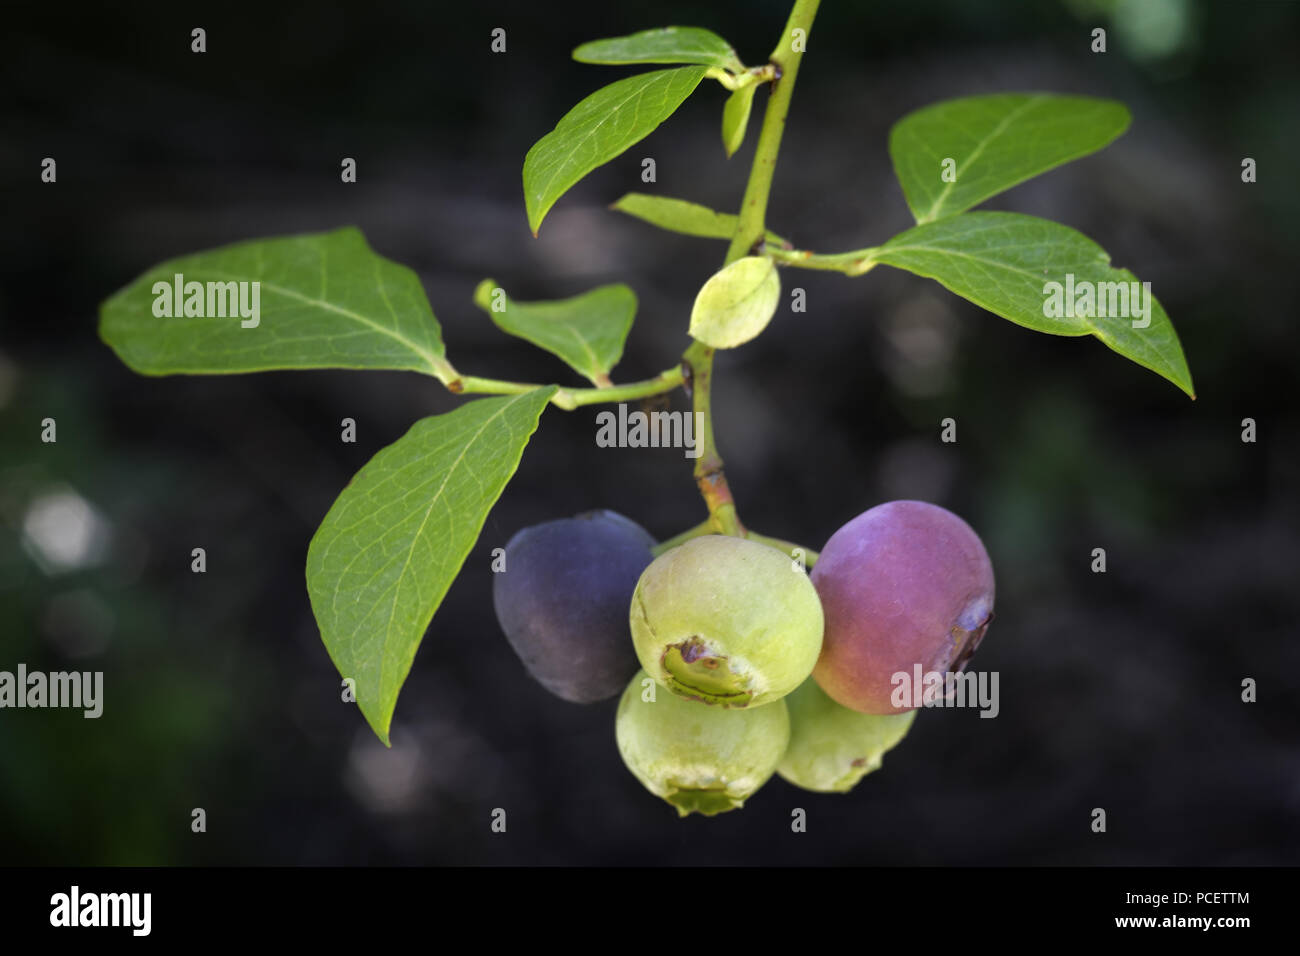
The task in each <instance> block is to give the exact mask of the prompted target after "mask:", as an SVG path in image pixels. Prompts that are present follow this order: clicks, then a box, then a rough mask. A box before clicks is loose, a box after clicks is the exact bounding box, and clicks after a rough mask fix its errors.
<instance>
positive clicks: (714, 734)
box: [614, 671, 790, 817]
mask: <svg viewBox="0 0 1300 956" xmlns="http://www.w3.org/2000/svg"><path fill="white" fill-rule="evenodd" d="M614 732H615V736H616V737H617V739H618V752H619V754H621V755H622V757H623V762H624V763H625V764H627V768H628V769H629V770H631V771H632V775H633V776H635V777H636V778H637V779H638V780H640V781H641V783H642V785H643V786H645V788H646V789H647V790H649V791H650V792H651V793H653V794H654V795H655V796H657V797H660V798H662V799H664V800H667V801H668V802H669V803H671V804H672V805H673V806H674V807H676V808H677V813H678V815H679V816H683V817H684V816H686V815H687V814H689V813H702V814H704V815H705V816H708V817H711V816H713V815H715V814H718V813H724V812H726V811H727V810H735V809H738V808H740V807H742V806H744V805H745V801H746V800H747V799H749V797H751V796H752V795H753V794H754V792H755V791H757V790H758V788H759V787H761V786H762V785H763V784H764V783H766V782H767V781H768V779H769V778H770V777H771V776H772V774H773V772H774V771H775V770H776V765H777V763H778V762H779V761H780V760H781V754H782V753H784V752H785V748H786V744H787V743H788V742H789V740H790V717H789V715H788V713H787V711H786V708H785V703H784V702H783V701H779V700H778V701H777V702H776V703H775V704H774V705H773V706H771V707H758V708H755V709H752V710H726V709H724V708H721V707H705V706H703V705H702V704H699V703H696V702H695V701H691V700H685V699H683V698H681V697H677V696H675V695H673V694H669V693H666V692H665V691H664V689H663V688H662V687H660V686H659V685H658V684H656V683H655V682H654V681H653V680H651V679H650V678H649V677H648V676H647V675H646V673H645V671H640V672H638V673H637V675H636V676H635V677H634V678H632V682H631V683H630V684H628V685H627V689H626V690H625V691H623V697H622V699H621V700H620V701H619V702H618V716H617V717H616V718H615V722H614Z"/></svg>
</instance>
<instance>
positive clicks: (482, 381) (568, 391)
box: [447, 365, 683, 411]
mask: <svg viewBox="0 0 1300 956" xmlns="http://www.w3.org/2000/svg"><path fill="white" fill-rule="evenodd" d="M682 381H683V377H682V367H681V366H680V365H674V366H673V367H672V368H669V369H664V370H663V371H662V372H660V373H659V374H658V375H656V376H655V377H654V378H648V379H645V380H643V381H640V382H629V383H627V384H626V385H613V384H611V385H603V386H601V387H600V388H560V389H557V390H556V392H555V394H554V395H553V396H552V397H551V404H552V405H555V406H556V407H557V408H563V409H564V410H565V411H573V410H574V409H575V408H578V407H580V406H582V405H597V404H600V403H602V402H626V401H629V400H633V399H638V398H647V397H649V396H651V395H660V394H662V393H664V392H671V391H672V390H673V389H674V388H677V387H678V386H679V385H681V384H682ZM542 387H544V386H542V385H537V384H531V383H528V382H506V381H502V380H501V379H496V378H479V377H478V376H477V375H460V376H457V377H456V378H454V379H452V380H451V381H450V382H448V383H447V390H448V391H450V392H454V393H455V394H457V395H522V394H523V393H524V392H531V391H532V390H533V389H535V388H542Z"/></svg>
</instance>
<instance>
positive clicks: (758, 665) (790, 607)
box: [630, 535, 822, 708]
mask: <svg viewBox="0 0 1300 956" xmlns="http://www.w3.org/2000/svg"><path fill="white" fill-rule="evenodd" d="M630 623H631V627H632V641H633V644H634V645H635V647H636V654H637V658H638V659H639V660H640V661H641V666H642V667H644V668H645V669H646V671H647V672H648V673H649V674H650V676H651V677H653V678H654V679H655V680H657V681H658V682H659V683H660V684H662V685H663V686H665V687H667V688H668V689H669V690H670V691H672V692H673V693H674V694H678V695H680V696H682V697H687V698H690V699H691V700H696V701H701V702H703V703H706V704H717V705H720V706H721V707H736V708H743V707H759V706H761V705H763V704H768V703H771V702H773V701H776V700H779V699H780V698H782V697H784V696H785V695H786V694H788V693H790V691H792V690H794V689H795V688H796V687H798V686H799V685H800V684H801V683H803V681H804V679H805V678H806V677H807V676H808V675H809V674H811V673H812V669H813V666H814V665H815V664H816V663H817V655H818V654H819V653H821V647H822V606H821V601H820V600H819V599H818V597H817V591H816V589H815V588H814V587H813V586H812V582H811V581H809V580H808V575H807V574H805V573H804V572H803V571H802V570H801V569H799V568H798V567H797V566H795V565H794V564H793V563H792V562H791V560H790V558H789V557H788V556H787V555H785V554H782V553H781V552H780V551H777V550H776V549H775V548H771V547H768V546H767V545H765V544H759V543H758V542H756V541H747V540H745V539H743V538H733V537H726V536H722V535H705V536H704V537H700V538H693V539H691V540H690V541H687V542H686V543H685V544H683V545H681V546H680V547H676V548H673V549H672V550H671V551H668V552H667V553H665V554H662V555H660V556H659V557H658V558H656V559H655V561H654V563H652V564H651V565H650V567H648V568H646V569H645V571H644V572H643V573H642V575H641V580H640V581H639V582H637V586H636V592H635V593H634V594H633V595H632V607H631V616H630Z"/></svg>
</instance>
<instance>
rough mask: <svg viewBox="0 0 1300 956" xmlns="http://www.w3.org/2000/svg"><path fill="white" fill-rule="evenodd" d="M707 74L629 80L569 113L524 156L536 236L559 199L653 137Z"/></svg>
mask: <svg viewBox="0 0 1300 956" xmlns="http://www.w3.org/2000/svg"><path fill="white" fill-rule="evenodd" d="M704 73H705V68H704V67H702V66H684V67H678V68H677V69H673V70H656V71H654V72H653V73H641V74H638V75H637V76H629V77H628V78H627V79H625V80H619V81H618V82H617V83H611V84H610V85H609V86H605V87H602V88H601V89H599V90H597V91H596V92H595V93H592V94H591V95H590V96H588V97H587V98H586V99H585V100H583V101H582V102H581V103H579V104H578V105H577V106H575V107H574V108H573V109H571V110H569V112H568V113H566V114H564V117H563V118H562V119H561V120H560V121H559V123H557V124H556V125H555V129H553V130H551V132H549V133H547V134H546V135H545V136H543V137H542V138H541V139H539V140H538V141H537V142H536V143H534V144H533V148H532V149H530V150H529V151H528V155H527V156H525V157H524V202H525V205H526V206H527V207H528V226H529V228H531V229H532V230H533V235H537V229H538V227H539V226H541V224H542V219H543V218H545V216H546V214H547V212H549V211H550V209H551V207H552V206H553V205H555V201H556V200H557V199H559V198H560V197H561V196H563V195H564V194H565V192H567V191H568V190H569V188H570V187H571V186H572V185H573V184H574V183H576V182H577V181H578V180H580V179H581V178H582V177H583V176H585V175H587V174H588V173H589V172H591V171H592V170H593V169H595V168H596V167H597V166H601V165H603V164H604V163H607V162H609V161H610V160H611V159H613V158H614V157H615V156H618V155H619V154H620V153H622V152H623V151H624V150H625V149H627V148H628V147H629V146H632V145H633V144H634V143H637V142H639V141H640V140H642V139H644V138H645V137H647V136H649V135H650V133H651V132H652V131H653V130H654V129H655V127H657V126H658V125H659V124H660V123H662V122H663V121H664V120H666V119H667V118H668V117H669V116H671V115H672V114H673V111H674V110H676V109H677V107H679V106H681V105H682V102H683V101H684V100H685V99H686V97H688V96H690V95H691V93H692V92H693V91H694V90H695V88H696V87H697V86H699V85H700V80H701V79H703V78H704Z"/></svg>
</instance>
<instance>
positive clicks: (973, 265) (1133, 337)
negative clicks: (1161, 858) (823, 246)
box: [871, 212, 1196, 398]
mask: <svg viewBox="0 0 1300 956" xmlns="http://www.w3.org/2000/svg"><path fill="white" fill-rule="evenodd" d="M871 257H872V258H873V259H874V260H875V261H877V262H883V263H886V264H888V265H891V266H895V267H897V268H899V269H906V270H907V271H909V272H914V273H916V274H917V275H921V276H926V277H928V278H931V279H935V280H936V281H938V282H939V284H940V285H942V286H944V287H945V288H947V289H949V290H951V291H952V292H955V293H957V295H959V296H961V297H962V298H964V299H969V300H970V301H971V302H974V303H975V304H976V305H978V306H982V307H983V308H985V309H988V310H989V311H990V312H993V313H995V314H996V315H1000V316H1002V317H1003V318H1004V319H1010V320H1011V321H1012V322H1015V323H1016V324H1018V325H1023V326H1025V327H1026V328H1030V329H1034V330H1036V331H1038V332H1048V333H1050V334H1052V335H1095V336H1096V337H1097V338H1099V339H1101V341H1102V342H1104V343H1105V344H1106V345H1107V346H1109V347H1110V348H1112V349H1114V350H1115V351H1116V352H1118V353H1119V354H1120V355H1123V356H1125V357H1126V358H1129V359H1132V360H1133V361H1134V362H1136V363H1137V364H1138V365H1141V366H1143V367H1145V368H1149V369H1151V370H1152V371H1153V372H1156V373H1157V374H1159V375H1162V376H1164V377H1165V378H1167V379H1169V381H1171V382H1173V383H1174V384H1175V385H1177V386H1178V387H1179V388H1181V389H1182V390H1183V391H1184V392H1186V393H1187V394H1188V395H1190V396H1192V397H1193V398H1195V397H1196V395H1195V393H1194V392H1193V391H1192V376H1191V372H1190V371H1189V370H1188V368H1187V360H1186V359H1185V358H1184V357H1183V349H1182V346H1181V345H1180V344H1179V342H1178V335H1177V333H1175V332H1174V327H1173V324H1172V323H1171V322H1170V321H1169V316H1168V315H1166V314H1165V310H1164V307H1163V306H1161V305H1160V303H1159V302H1157V301H1156V299H1155V297H1154V296H1150V297H1149V304H1148V306H1144V308H1143V311H1145V310H1146V308H1147V307H1149V312H1148V314H1147V315H1145V316H1144V317H1142V318H1138V317H1137V311H1138V310H1136V309H1134V308H1133V305H1132V301H1131V299H1130V301H1129V304H1128V307H1127V311H1128V312H1129V316H1124V315H1115V314H1114V313H1116V312H1121V311H1125V310H1124V309H1123V308H1122V302H1120V300H1119V299H1118V298H1117V296H1118V293H1119V289H1118V288H1117V287H1114V286H1108V285H1104V284H1106V283H1125V288H1126V290H1127V289H1131V286H1128V283H1134V282H1137V279H1136V277H1135V276H1134V275H1133V273H1131V272H1129V271H1128V270H1127V269H1114V268H1111V266H1110V256H1109V255H1108V254H1107V253H1106V251H1105V250H1104V249H1102V248H1101V247H1100V246H1098V245H1097V244H1096V243H1095V242H1093V241H1092V240H1091V239H1089V238H1088V237H1087V236H1085V235H1083V234H1082V233H1079V232H1076V231H1075V230H1073V229H1071V228H1069V227H1068V226H1063V225H1061V224H1060V223H1058V222H1051V221H1050V220H1047V219H1039V218H1037V217H1034V216H1023V215H1020V214H1018V213H1009V212H972V213H966V214H965V215H962V216H953V217H949V218H947V219H942V220H940V221H938V222H932V223H927V224H925V225H920V226H914V227H913V228H911V229H909V230H907V231H906V232H902V233H899V234H898V235H897V236H895V237H894V238H893V239H890V240H889V241H888V242H887V243H885V244H884V245H883V246H880V247H879V248H878V249H876V250H875V251H874V252H873V253H872V254H871ZM1067 275H1072V276H1073V278H1072V279H1070V280H1068V281H1069V282H1070V284H1071V286H1072V287H1073V289H1074V290H1075V294H1074V297H1073V299H1072V301H1071V305H1073V304H1074V303H1075V302H1077V301H1078V296H1079V294H1080V293H1081V292H1082V290H1083V289H1084V288H1085V286H1084V285H1083V283H1089V284H1091V287H1092V288H1093V289H1094V291H1095V292H1096V293H1097V294H1096V295H1095V296H1094V298H1093V310H1094V312H1097V313H1100V312H1101V311H1106V312H1108V313H1111V314H1110V315H1105V316H1103V315H1100V314H1095V315H1093V316H1084V315H1077V314H1076V315H1060V316H1055V317H1053V316H1049V315H1047V314H1045V313H1046V312H1047V311H1049V310H1051V309H1052V306H1053V298H1054V296H1053V293H1052V290H1051V289H1050V288H1049V286H1048V284H1049V283H1053V282H1056V283H1060V284H1061V286H1062V290H1061V292H1062V294H1061V295H1060V296H1059V297H1058V298H1057V299H1056V301H1057V302H1060V304H1062V305H1064V299H1065V296H1064V287H1065V284H1066V282H1067ZM1103 295H1104V297H1105V303H1104V305H1105V308H1104V309H1103V308H1102V298H1103ZM1113 296H1114V297H1113ZM1147 298H1148V297H1147V296H1146V295H1143V296H1142V299H1143V300H1145V299H1147ZM1134 322H1138V323H1139V325H1140V326H1145V327H1139V328H1134V326H1133V323H1134Z"/></svg>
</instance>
